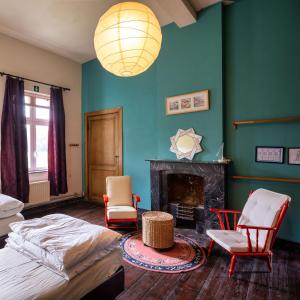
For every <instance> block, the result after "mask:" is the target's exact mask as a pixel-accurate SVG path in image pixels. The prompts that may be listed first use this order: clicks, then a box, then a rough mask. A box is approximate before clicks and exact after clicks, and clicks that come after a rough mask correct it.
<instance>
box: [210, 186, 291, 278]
mask: <svg viewBox="0 0 300 300" xmlns="http://www.w3.org/2000/svg"><path fill="white" fill-rule="evenodd" d="M290 201H291V198H290V197H289V196H287V195H283V194H279V193H275V192H272V191H269V190H265V189H258V190H256V191H254V192H253V193H251V194H250V195H249V198H248V200H247V202H246V204H245V206H244V209H243V211H242V212H240V211H238V210H226V209H217V208H212V209H210V211H211V212H213V213H216V214H217V216H218V220H219V223H220V227H221V230H207V231H206V233H207V235H208V236H209V237H210V238H211V241H210V244H209V248H208V255H207V256H209V255H210V253H211V251H212V249H213V246H214V243H215V242H216V243H217V244H219V245H220V246H221V247H223V248H224V249H225V250H227V251H228V252H229V254H231V256H232V257H231V262H230V266H229V277H231V275H232V274H233V271H234V267H235V263H236V258H237V257H238V256H260V257H265V258H266V260H267V263H268V268H269V271H270V272H271V271H272V255H273V253H272V247H273V244H274V241H275V238H276V234H277V232H278V230H279V228H280V225H281V223H282V221H283V218H284V216H285V214H286V211H287V209H288V206H289V203H290ZM240 213H241V216H240V218H239V221H238V223H237V215H238V214H240ZM229 214H233V223H234V224H233V230H231V229H230V220H229Z"/></svg>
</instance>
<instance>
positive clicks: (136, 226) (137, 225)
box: [135, 221, 139, 231]
mask: <svg viewBox="0 0 300 300" xmlns="http://www.w3.org/2000/svg"><path fill="white" fill-rule="evenodd" d="M135 228H136V231H138V230H139V222H138V221H137V222H136V223H135Z"/></svg>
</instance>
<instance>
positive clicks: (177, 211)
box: [169, 203, 195, 221]
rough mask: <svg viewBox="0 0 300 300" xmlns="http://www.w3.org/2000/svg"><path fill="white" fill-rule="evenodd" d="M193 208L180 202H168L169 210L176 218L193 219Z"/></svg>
mask: <svg viewBox="0 0 300 300" xmlns="http://www.w3.org/2000/svg"><path fill="white" fill-rule="evenodd" d="M194 208H195V207H193V206H187V205H184V204H181V203H169V211H170V212H171V213H172V215H173V216H174V217H175V218H176V219H182V220H188V221H194V220H195V217H194Z"/></svg>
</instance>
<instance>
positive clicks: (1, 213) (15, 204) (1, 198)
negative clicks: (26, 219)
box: [0, 194, 24, 219]
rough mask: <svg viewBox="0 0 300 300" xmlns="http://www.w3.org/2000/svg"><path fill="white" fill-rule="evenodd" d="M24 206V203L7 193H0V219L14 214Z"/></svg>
mask: <svg viewBox="0 0 300 300" xmlns="http://www.w3.org/2000/svg"><path fill="white" fill-rule="evenodd" d="M23 208H24V203H23V202H21V201H19V200H17V199H15V198H13V197H10V196H7V195H3V194H0V219H3V218H8V217H10V216H13V215H16V214H17V213H19V212H20V211H21V210H22V209H23Z"/></svg>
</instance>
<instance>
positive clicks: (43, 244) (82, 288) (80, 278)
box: [0, 214, 124, 300]
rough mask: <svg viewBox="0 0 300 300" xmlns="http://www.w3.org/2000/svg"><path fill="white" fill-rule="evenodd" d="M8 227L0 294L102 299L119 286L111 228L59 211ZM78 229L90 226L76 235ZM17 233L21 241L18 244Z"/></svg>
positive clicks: (0, 255) (0, 261)
mask: <svg viewBox="0 0 300 300" xmlns="http://www.w3.org/2000/svg"><path fill="white" fill-rule="evenodd" d="M47 218H48V219H47ZM49 224H50V226H49ZM57 224H59V227H57ZM71 224H72V225H73V226H72V227H69V225H71ZM80 225H81V226H80ZM76 226H77V228H76ZM10 227H11V228H12V230H13V232H12V233H9V238H8V239H7V246H6V247H5V248H4V249H1V250H0V291H1V293H0V299H6V300H9V299H13V300H23V299H24V300H25V299H28V300H29V299H66V300H68V299H70V300H71V299H72V300H73V299H75V300H76V299H100V298H101V299H107V300H108V299H114V298H115V297H116V296H117V295H118V294H119V293H120V292H122V291H123V289H124V269H123V267H122V252H121V249H120V247H119V246H116V242H117V240H116V238H118V234H117V233H115V232H111V230H109V229H106V228H103V227H101V226H96V225H92V224H90V223H87V222H85V221H82V220H78V219H75V218H72V217H69V216H65V215H61V214H56V215H49V216H46V217H43V218H40V219H33V220H28V221H24V222H18V223H13V224H11V225H10ZM63 227H64V228H63ZM79 227H80V228H79ZM80 230H82V232H86V230H92V231H93V230H94V232H93V233H89V234H88V235H87V236H83V237H82V233H78V231H80ZM107 230H109V232H107ZM59 231H61V232H59ZM62 232H64V233H65V234H66V235H65V236H63V235H62ZM72 233H73V235H72ZM18 234H19V235H18ZM70 234H71V235H70ZM112 235H114V237H113V238H112ZM30 237H31V239H30ZM19 239H20V240H22V244H18V240H19ZM26 239H27V240H26ZM109 239H111V241H113V242H112V243H110V245H111V246H109V247H106V246H105V248H101V247H102V245H104V244H105V242H108V240H109ZM100 241H101V242H100ZM24 242H25V243H24ZM30 242H34V243H36V244H30ZM37 245H39V246H40V248H37ZM117 245H118V243H117ZM83 246H84V247H86V248H84V251H83ZM99 247H100V248H99ZM85 249H87V250H85ZM91 249H93V251H92V252H90V250H91ZM75 250H76V251H75ZM88 252H90V253H89V254H88V256H86V257H85V255H87V254H86V253H88ZM101 253H102V254H101ZM103 253H105V254H103ZM95 255H96V256H95ZM95 257H96V259H95ZM91 258H93V259H94V260H93V262H92V263H91V261H90V259H91ZM74 259H76V260H75V261H76V264H75V265H74V264H72V263H73V261H74ZM58 262H59V266H58V267H59V268H58V269H57V268H56V263H58ZM87 263H89V265H87ZM82 265H85V268H82V267H81V266H82ZM74 266H75V269H74Z"/></svg>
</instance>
